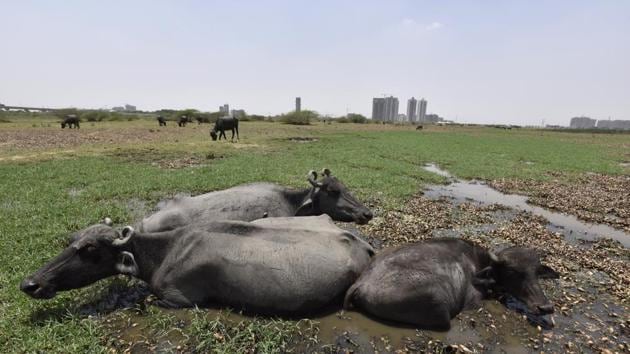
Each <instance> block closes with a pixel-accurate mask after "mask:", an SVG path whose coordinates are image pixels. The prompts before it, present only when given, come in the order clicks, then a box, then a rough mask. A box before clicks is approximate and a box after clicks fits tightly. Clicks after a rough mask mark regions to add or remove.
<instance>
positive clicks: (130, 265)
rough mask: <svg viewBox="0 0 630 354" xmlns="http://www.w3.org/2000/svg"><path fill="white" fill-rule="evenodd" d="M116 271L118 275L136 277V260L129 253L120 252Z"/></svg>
mask: <svg viewBox="0 0 630 354" xmlns="http://www.w3.org/2000/svg"><path fill="white" fill-rule="evenodd" d="M116 269H117V270H118V271H119V272H120V274H126V275H137V274H138V264H137V263H136V258H135V257H134V256H133V254H132V253H131V252H127V251H123V252H120V260H119V261H118V263H116Z"/></svg>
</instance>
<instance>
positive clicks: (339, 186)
mask: <svg viewBox="0 0 630 354" xmlns="http://www.w3.org/2000/svg"><path fill="white" fill-rule="evenodd" d="M322 174H323V178H322V179H321V180H319V181H318V180H317V173H316V172H315V171H310V172H309V173H308V175H307V179H308V182H309V183H310V184H311V186H312V187H313V188H312V189H311V192H310V194H309V197H308V198H307V199H306V200H305V201H304V202H303V204H302V205H301V206H300V208H299V209H298V210H297V212H296V216H302V215H321V214H328V215H329V216H330V217H331V218H333V219H334V220H337V221H345V222H356V223H357V224H367V223H368V222H369V221H370V220H371V219H372V217H373V215H372V212H371V211H370V209H368V208H366V207H365V206H364V205H363V204H361V202H359V201H358V200H357V199H356V198H355V197H354V196H353V195H352V194H350V191H349V190H348V188H346V186H344V185H343V183H341V181H339V180H338V179H337V178H336V177H334V176H332V175H331V174H330V170H329V169H327V168H325V169H324V170H323V171H322Z"/></svg>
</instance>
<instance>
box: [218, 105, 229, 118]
mask: <svg viewBox="0 0 630 354" xmlns="http://www.w3.org/2000/svg"><path fill="white" fill-rule="evenodd" d="M219 112H221V113H223V114H224V115H226V116H227V115H230V105H229V104H227V103H226V104H224V105H223V106H219Z"/></svg>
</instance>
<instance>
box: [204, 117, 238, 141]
mask: <svg viewBox="0 0 630 354" xmlns="http://www.w3.org/2000/svg"><path fill="white" fill-rule="evenodd" d="M226 130H231V131H232V140H234V131H235V130H236V139H237V140H238V139H239V137H238V119H237V118H231V117H225V118H219V119H217V121H216V122H215V123H214V128H212V130H211V131H210V136H211V137H212V140H213V141H216V140H217V132H218V133H219V135H218V137H219V140H221V137H222V136H223V138H225V140H227V136H225V131H226Z"/></svg>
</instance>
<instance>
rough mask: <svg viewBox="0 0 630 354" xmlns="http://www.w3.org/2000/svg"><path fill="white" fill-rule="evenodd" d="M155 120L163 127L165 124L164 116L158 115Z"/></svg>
mask: <svg viewBox="0 0 630 354" xmlns="http://www.w3.org/2000/svg"><path fill="white" fill-rule="evenodd" d="M157 121H158V123H160V127H165V126H166V119H164V117H162V116H158V117H157Z"/></svg>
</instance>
